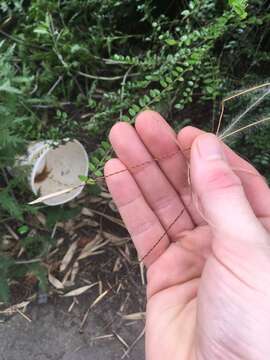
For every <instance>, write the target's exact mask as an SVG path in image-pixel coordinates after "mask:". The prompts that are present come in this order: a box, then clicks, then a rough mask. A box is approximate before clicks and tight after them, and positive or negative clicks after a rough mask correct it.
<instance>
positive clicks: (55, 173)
mask: <svg viewBox="0 0 270 360" xmlns="http://www.w3.org/2000/svg"><path fill="white" fill-rule="evenodd" d="M17 167H18V168H21V169H22V168H25V169H27V170H26V171H27V175H28V181H29V185H30V188H31V190H32V191H33V193H34V194H35V195H37V196H39V197H41V196H46V195H49V194H53V193H57V192H59V191H62V190H65V189H68V188H73V187H75V189H74V190H72V191H69V192H67V193H65V194H62V195H58V196H55V197H52V198H49V199H46V200H44V201H43V203H44V204H46V205H50V206H54V205H60V204H64V203H66V202H68V201H70V200H72V199H74V198H75V197H76V196H78V195H79V194H80V193H81V191H82V190H83V187H84V183H83V182H82V181H81V180H80V179H79V176H80V175H83V176H87V175H88V155H87V153H86V150H85V149H84V147H83V145H82V144H81V143H80V142H79V141H77V140H63V141H62V142H61V143H60V144H59V143H55V142H53V141H50V140H48V141H41V142H38V143H32V144H30V145H29V147H28V151H27V155H26V156H24V157H21V158H20V159H18V161H17Z"/></svg>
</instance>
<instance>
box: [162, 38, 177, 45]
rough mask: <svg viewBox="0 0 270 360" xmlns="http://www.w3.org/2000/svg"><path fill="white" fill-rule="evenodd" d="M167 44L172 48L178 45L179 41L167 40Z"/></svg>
mask: <svg viewBox="0 0 270 360" xmlns="http://www.w3.org/2000/svg"><path fill="white" fill-rule="evenodd" d="M165 42H166V43H167V44H168V45H170V46H174V45H177V41H176V40H174V39H166V40H165Z"/></svg>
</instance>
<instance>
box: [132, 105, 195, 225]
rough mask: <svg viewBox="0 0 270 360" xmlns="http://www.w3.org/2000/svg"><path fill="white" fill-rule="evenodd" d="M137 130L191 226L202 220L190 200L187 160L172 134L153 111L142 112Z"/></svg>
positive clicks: (137, 121) (170, 129) (164, 122)
mask: <svg viewBox="0 0 270 360" xmlns="http://www.w3.org/2000/svg"><path fill="white" fill-rule="evenodd" d="M135 127H136V130H137V132H138V134H139V136H140V138H141V140H142V141H143V143H144V144H145V146H146V147H147V149H148V151H149V152H150V153H151V154H152V156H153V157H154V158H156V159H160V160H158V164H159V166H160V168H161V169H162V171H163V173H164V174H166V177H167V178H168V180H169V182H170V183H171V184H172V186H173V187H174V188H175V189H176V191H177V192H178V194H179V195H180V197H181V199H182V201H183V203H184V204H185V206H186V208H187V210H188V212H189V214H190V215H191V218H192V220H193V222H194V223H196V224H197V223H198V222H200V221H201V218H200V217H198V212H197V211H196V209H195V208H194V205H193V202H192V200H191V189H190V186H189V183H188V167H187V161H186V158H185V157H184V155H183V154H182V152H181V149H180V148H179V145H178V144H177V139H176V135H175V132H174V131H173V129H172V128H171V127H170V126H169V124H168V123H167V122H166V121H165V120H164V119H163V118H162V116H161V115H160V114H159V113H157V112H155V111H150V110H147V111H144V112H142V113H140V114H139V115H138V116H137V119H136V123H135Z"/></svg>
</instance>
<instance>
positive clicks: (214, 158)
mask: <svg viewBox="0 0 270 360" xmlns="http://www.w3.org/2000/svg"><path fill="white" fill-rule="evenodd" d="M191 183H192V187H193V192H194V193H195V194H196V196H197V199H198V200H199V207H200V209H202V210H201V211H202V213H203V215H204V217H205V220H206V221H207V222H208V223H209V225H210V227H211V228H212V232H213V235H214V237H215V238H216V241H219V239H221V240H220V241H225V242H226V246H230V245H229V244H231V245H232V243H233V244H234V245H237V242H238V243H239V242H244V243H245V245H247V244H248V243H251V244H253V243H254V244H255V243H256V244H257V245H258V243H260V242H261V244H262V243H263V244H264V245H265V244H266V241H268V235H267V232H266V230H265V229H264V227H263V226H262V225H261V223H260V221H259V220H258V219H257V218H256V216H255V214H254V212H253V210H252V208H251V206H250V204H249V201H248V199H247V197H246V195H245V192H244V189H243V186H242V183H241V180H240V179H239V177H238V176H237V175H236V174H235V173H234V172H233V170H232V169H231V167H230V165H229V163H228V162H227V159H226V157H225V154H224V152H223V149H222V146H221V142H220V141H219V140H218V138H217V137H216V136H215V135H213V134H203V135H200V136H198V137H197V138H196V139H195V140H194V142H193V145H192V149H191ZM221 235H222V236H221ZM223 239H225V240H223ZM223 245H224V244H223Z"/></svg>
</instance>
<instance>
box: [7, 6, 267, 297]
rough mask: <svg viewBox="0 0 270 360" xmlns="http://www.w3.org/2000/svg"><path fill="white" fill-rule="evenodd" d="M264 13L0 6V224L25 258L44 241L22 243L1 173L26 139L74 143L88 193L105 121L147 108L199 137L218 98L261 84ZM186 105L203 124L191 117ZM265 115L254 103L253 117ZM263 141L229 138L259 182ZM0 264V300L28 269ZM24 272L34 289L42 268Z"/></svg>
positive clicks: (18, 214) (62, 212)
mask: <svg viewBox="0 0 270 360" xmlns="http://www.w3.org/2000/svg"><path fill="white" fill-rule="evenodd" d="M269 7H270V5H269V4H268V2H267V1H261V0H249V1H245V0H228V1H224V2H216V1H213V0H205V1H199V0H191V1H188V2H186V1H180V2H173V1H169V2H168V1H161V0H135V1H134V0H104V1H98V0H64V1H55V0H33V1H23V0H5V1H2V2H1V4H0V14H1V19H2V20H1V24H0V34H1V36H2V37H3V38H4V39H5V40H3V41H1V42H0V54H1V57H0V115H1V121H0V172H1V179H0V208H1V215H0V221H1V222H4V223H5V222H8V221H10V218H12V221H14V223H13V224H12V225H13V226H14V225H15V227H16V228H18V229H21V230H20V231H19V232H18V233H19V235H20V237H21V238H22V239H23V241H22V246H24V247H25V249H26V251H27V256H28V258H31V257H36V256H41V257H42V256H44V254H46V249H48V246H50V245H51V243H50V241H49V239H48V238H47V237H46V235H44V234H42V235H37V237H35V236H32V235H31V234H30V235H29V233H30V230H31V226H30V224H28V223H27V222H26V221H25V220H26V219H25V217H26V215H27V213H28V212H29V211H34V210H33V209H34V208H32V207H29V206H27V205H25V203H27V201H28V194H29V193H28V190H27V188H26V187H25V186H24V185H23V180H22V179H21V178H20V177H16V178H12V177H11V176H10V175H9V172H8V171H9V170H8V168H9V167H12V165H13V163H14V161H15V159H16V158H17V156H19V155H20V154H21V153H23V152H24V151H25V146H26V145H27V142H28V141H32V140H34V141H38V140H41V139H53V140H59V139H63V138H65V137H69V138H77V139H78V140H80V141H81V142H82V143H84V144H85V145H86V146H87V148H88V150H89V152H91V154H90V160H89V169H90V172H91V175H90V177H89V178H81V180H83V181H85V182H87V184H88V185H90V186H89V189H88V190H89V192H92V193H95V194H98V193H99V191H100V190H99V189H98V185H97V184H96V182H95V178H96V177H100V176H102V169H103V166H104V163H105V162H106V160H108V159H109V158H110V156H111V154H112V151H111V148H110V145H109V143H108V142H107V139H106V138H107V135H108V131H109V129H110V127H111V126H112V125H113V124H114V123H115V122H116V121H118V120H122V121H126V122H129V123H133V122H134V119H135V117H136V116H137V114H138V113H139V112H140V111H142V110H144V109H148V108H151V109H155V110H157V111H160V112H161V113H162V114H163V115H164V116H165V117H166V118H167V119H168V121H169V122H171V124H172V125H173V126H174V127H175V128H180V127H181V126H184V125H185V124H187V123H192V120H195V124H197V125H200V126H201V127H203V128H204V129H208V130H209V129H210V128H211V125H212V121H210V117H211V120H214V119H215V118H216V117H217V116H215V115H217V112H218V110H217V108H218V105H219V104H220V100H221V98H222V97H224V96H225V95H227V94H228V93H230V92H231V91H234V90H235V89H239V88H241V87H247V86H249V85H250V84H251V85H253V84H254V83H259V82H265V77H269V66H268V65H269V46H270V45H269V35H270V27H269V23H270V15H269ZM243 106H244V105H243V104H242V100H241V99H238V100H237V101H236V102H234V104H232V105H231V106H230V107H229V108H228V113H227V114H226V116H227V119H226V117H225V120H224V125H225V124H226V121H227V120H228V121H230V120H231V117H232V116H234V115H235V114H237V113H238V112H239V110H241V109H243ZM197 108H199V109H201V108H203V109H206V110H207V116H206V117H205V118H203V119H202V117H200V111H197V110H196V109H197ZM268 108H269V104H264V113H267V112H268ZM194 109H195V110H194ZM228 114H230V115H228ZM261 115H263V114H260V113H258V114H257V116H259V117H260V116H261ZM197 118H199V119H197ZM179 119H180V121H179ZM267 129H268V128H267ZM269 140H270V139H269V136H268V132H267V131H261V130H260V129H258V131H256V133H255V132H252V133H249V132H247V133H244V134H242V135H241V136H239V137H237V138H236V139H235V140H234V141H233V145H234V146H235V148H236V149H241V152H242V153H243V152H244V153H243V154H244V155H245V153H246V154H248V153H249V154H250V155H251V157H252V159H253V160H254V161H255V163H256V164H257V166H258V168H259V169H260V170H261V171H263V172H264V174H265V175H266V176H267V177H268V178H270V170H269V169H270V167H269V164H270V159H269V157H270V155H269V152H268V150H267V149H268V148H267V146H268V145H267V144H268V143H269ZM268 147H269V146H268ZM72 210H73V209H72ZM43 213H44V214H45V216H46V219H47V226H48V228H49V229H52V227H53V226H54V224H55V222H56V221H60V220H59V219H61V218H62V219H68V218H69V216H70V217H72V216H75V213H73V212H72V211H70V212H69V211H68V209H67V208H66V207H61V208H60V207H59V208H56V209H55V210H51V209H50V210H48V211H47V210H46V211H43ZM63 221H64V220H63ZM25 226H26V227H25ZM39 237H40V238H39ZM0 262H1V261H0ZM2 264H3V265H2V266H3V267H4V268H5V269H3V271H2V274H4V275H1V276H2V277H1V279H0V282H1V281H2V282H1V284H3V285H0V293H1V294H2V295H3V294H4V295H3V296H2V298H5V299H6V298H7V297H6V295H5V294H6V293H7V288H8V286H7V284H8V282H9V280H10V279H12V277H14V276H15V274H16V272H17V273H20V274H21V275H22V276H24V275H23V274H25V273H26V272H27V271H30V270H31V269H30V270H29V268H26V267H21V268H20V267H19V266H18V264H15V263H14V262H13V260H12V259H9V258H8V254H5V258H4V260H3V262H2ZM15 265H16V266H15ZM36 266H37V265H36ZM31 271H33V272H36V273H37V274H41V275H40V282H41V283H42V284H45V278H46V272H44V269H43V270H40V268H39V267H38V266H37V267H36V268H35V267H34V265H33V267H32V270H31ZM1 286H2V288H1ZM44 287H45V285H44Z"/></svg>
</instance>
